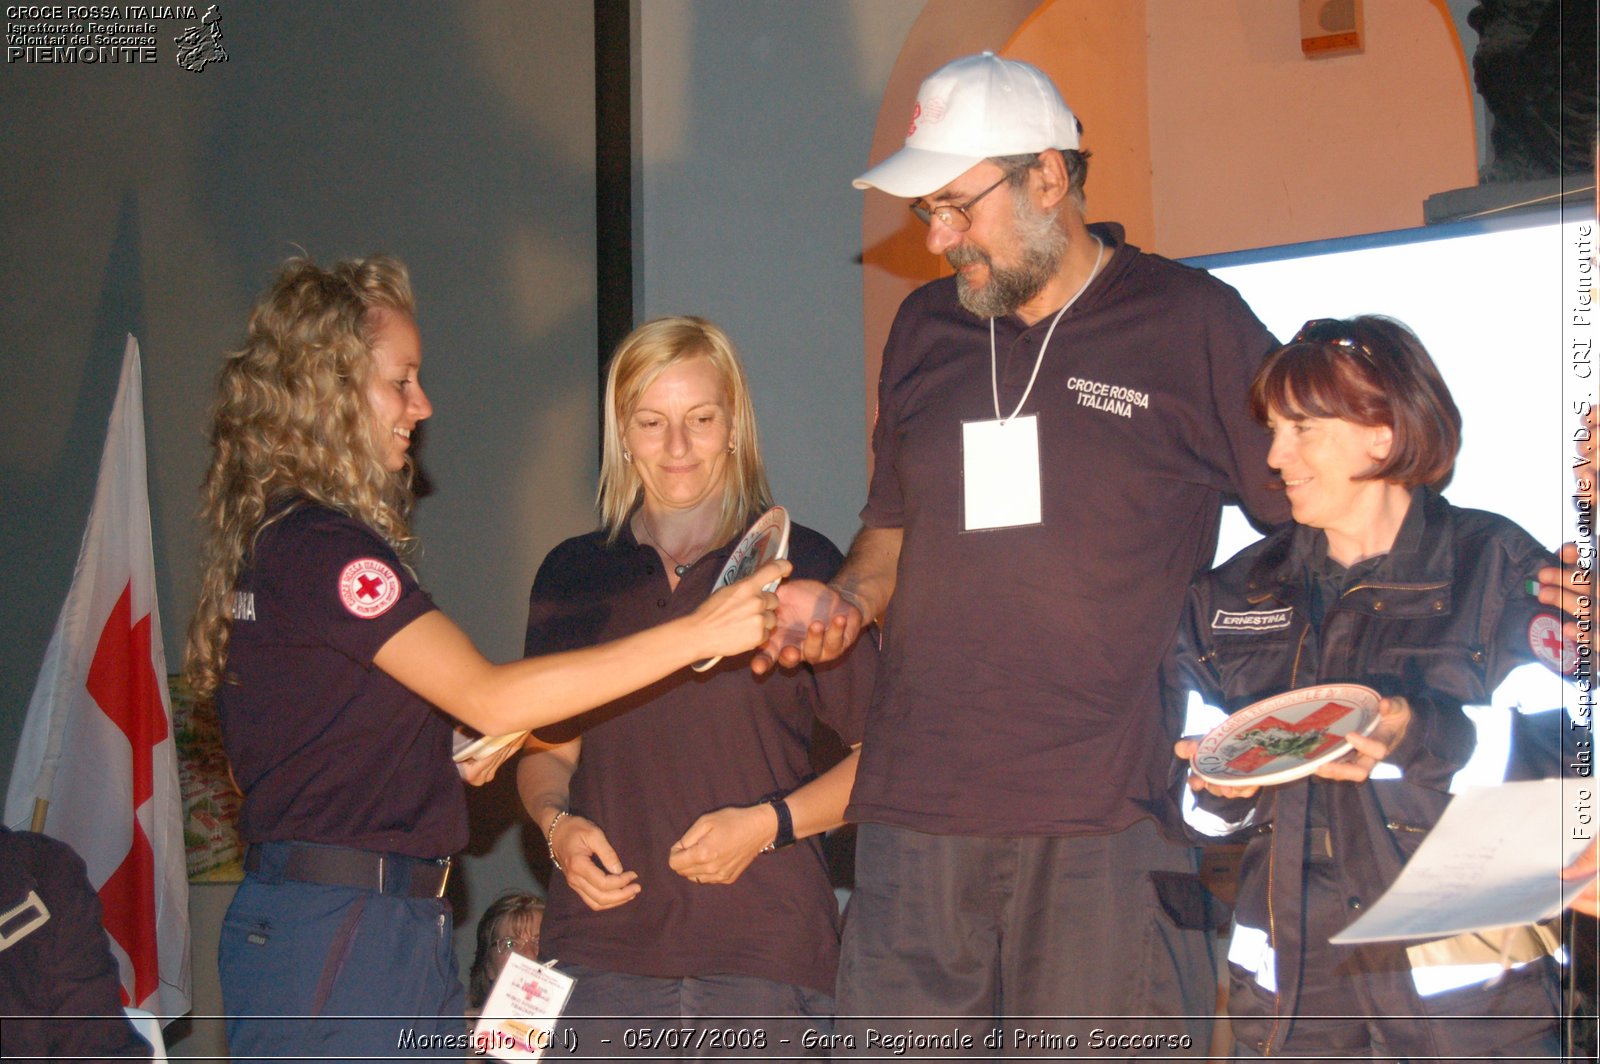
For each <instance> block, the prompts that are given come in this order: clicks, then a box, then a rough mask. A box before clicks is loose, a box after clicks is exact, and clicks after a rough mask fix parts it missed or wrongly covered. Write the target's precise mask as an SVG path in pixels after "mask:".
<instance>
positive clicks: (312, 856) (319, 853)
mask: <svg viewBox="0 0 1600 1064" xmlns="http://www.w3.org/2000/svg"><path fill="white" fill-rule="evenodd" d="M452 863H453V861H452V859H451V858H449V857H437V858H428V857H407V856H406V855H404V854H398V853H376V852H374V851H372V850H350V849H346V848H344V847H343V846H305V845H300V844H298V843H293V842H268V843H253V844H251V846H250V849H249V850H247V851H246V852H245V855H244V870H245V871H246V872H253V873H256V874H258V875H261V876H263V877H264V878H266V879H267V880H269V881H271V882H277V881H281V880H285V879H288V880H293V881H295V882H297V883H317V884H320V885H322V886H327V887H354V888H355V889H356V890H370V891H374V892H376V893H378V894H394V895H398V896H399V897H402V898H442V897H444V888H445V884H446V883H448V882H449V881H450V867H451V864H452Z"/></svg>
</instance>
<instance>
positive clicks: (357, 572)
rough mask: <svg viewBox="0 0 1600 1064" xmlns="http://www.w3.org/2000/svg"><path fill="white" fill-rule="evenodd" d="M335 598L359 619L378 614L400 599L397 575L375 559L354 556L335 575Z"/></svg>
mask: <svg viewBox="0 0 1600 1064" xmlns="http://www.w3.org/2000/svg"><path fill="white" fill-rule="evenodd" d="M339 601H340V602H343V603H344V608H345V609H347V610H349V611H350V612H351V613H353V614H355V615H356V616H357V617H360V618H361V619H362V620H371V619H372V618H374V617H382V616H383V615H384V614H385V613H388V612H389V607H391V606H393V605H394V604H395V603H396V602H399V601H400V578H399V577H397V576H395V575H394V570H393V569H391V568H389V567H388V566H387V565H385V564H383V563H382V562H380V561H379V560H378V559H376V558H357V559H356V560H355V561H353V562H351V563H350V564H349V565H347V566H345V567H344V571H343V572H342V573H340V574H339Z"/></svg>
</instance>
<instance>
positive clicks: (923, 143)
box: [851, 52, 1078, 199]
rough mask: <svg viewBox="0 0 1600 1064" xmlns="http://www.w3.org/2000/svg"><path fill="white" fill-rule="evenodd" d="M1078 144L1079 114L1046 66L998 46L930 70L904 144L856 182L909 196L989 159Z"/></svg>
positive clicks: (927, 190)
mask: <svg viewBox="0 0 1600 1064" xmlns="http://www.w3.org/2000/svg"><path fill="white" fill-rule="evenodd" d="M1077 146H1078V120H1077V118H1076V117H1074V116H1073V114H1072V112H1071V111H1070V110H1069V109H1068V108H1067V105H1066V102H1065V101H1064V100H1062V99H1061V94H1060V93H1059V92H1057V91H1056V87H1055V85H1053V84H1052V83H1051V81H1050V79H1049V78H1047V77H1045V74H1044V71H1042V70H1040V69H1039V68H1038V67H1036V66H1033V65H1032V64H1030V63H1023V62H1019V61H1017V60H1014V59H1001V58H1000V57H999V56H997V55H995V54H994V53H993V52H984V53H983V54H981V55H969V56H966V57H965V58H962V59H957V60H955V61H954V62H951V63H947V64H945V65H944V66H942V67H940V68H939V69H938V70H935V71H934V72H933V73H932V74H930V75H928V78H927V80H926V81H924V82H923V83H922V87H921V88H919V89H918V90H917V103H916V106H915V107H914V108H912V111H911V128H910V129H908V130H907V131H906V146H905V147H904V148H901V149H900V150H899V151H897V152H895V153H894V154H893V155H891V156H889V157H888V158H887V159H885V160H883V162H881V163H879V164H878V165H877V166H874V167H873V168H872V169H871V170H868V171H867V172H866V173H864V174H862V175H861V176H860V177H858V178H856V179H855V180H854V181H853V182H851V184H853V185H855V187H856V188H880V189H882V190H883V191H885V192H887V193H889V194H890V195H891V196H903V197H905V198H907V199H910V198H913V197H916V196H926V195H928V194H929V193H932V192H937V191H938V190H939V189H941V188H943V187H944V186H945V185H947V184H949V183H950V182H951V181H954V180H955V179H956V178H958V177H960V176H961V175H962V174H964V173H966V172H967V171H968V170H970V169H972V168H973V167H974V166H976V165H978V164H979V163H980V162H982V161H983V160H985V159H989V158H993V157H996V156H1001V155H1029V154H1032V153H1034V152H1041V151H1044V150H1045V149H1047V148H1060V149H1062V150H1070V149H1074V148H1076V147H1077Z"/></svg>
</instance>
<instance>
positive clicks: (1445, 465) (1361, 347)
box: [1250, 315, 1461, 488]
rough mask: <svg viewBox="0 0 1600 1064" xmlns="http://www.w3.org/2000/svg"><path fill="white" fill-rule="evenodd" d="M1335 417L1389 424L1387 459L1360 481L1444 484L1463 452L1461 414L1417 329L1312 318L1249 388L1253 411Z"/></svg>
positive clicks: (1377, 320)
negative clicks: (1457, 457) (1415, 331)
mask: <svg viewBox="0 0 1600 1064" xmlns="http://www.w3.org/2000/svg"><path fill="white" fill-rule="evenodd" d="M1274 411H1276V412H1278V413H1279V414H1280V415H1281V416H1285V417H1291V418H1294V417H1325V418H1338V419H1340V420H1343V421H1349V422H1353V423H1354V424H1357V425H1367V426H1378V425H1382V426H1386V427H1387V428H1389V429H1390V430H1391V431H1392V432H1393V434H1394V439H1393V442H1392V443H1391V444H1390V447H1389V456H1388V457H1387V458H1385V459H1384V460H1383V461H1381V462H1379V463H1378V464H1377V465H1376V466H1375V467H1373V469H1372V470H1371V471H1370V472H1368V473H1366V474H1365V475H1363V476H1362V477H1361V478H1359V479H1362V480H1385V481H1390V482H1392V483H1395V484H1399V485H1401V486H1403V487H1407V488H1414V487H1416V486H1418V485H1419V484H1426V485H1427V486H1429V487H1432V488H1442V487H1444V485H1445V484H1447V483H1448V482H1449V480H1450V476H1451V474H1452V473H1454V472H1455V465H1456V452H1458V451H1459V450H1460V449H1461V412H1460V411H1459V410H1457V409H1456V403H1455V400H1454V399H1452V398H1451V397H1450V389H1449V388H1448V387H1446V386H1445V383H1444V378H1443V377H1442V376H1440V375H1439V367H1438V366H1436V365H1434V363H1433V359H1432V358H1430V357H1429V356H1428V352H1427V349H1425V348H1424V347H1423V346H1422V341H1421V340H1418V339H1417V337H1416V334H1415V333H1413V332H1412V331H1411V330H1410V329H1408V328H1406V327H1405V326H1404V325H1402V324H1401V323H1400V322H1398V321H1394V320H1393V319H1391V318H1381V317H1377V316H1375V315H1363V316H1362V317H1359V318H1350V319H1348V320H1340V319H1336V318H1318V319H1316V320H1313V321H1308V322H1306V324H1305V325H1304V326H1303V327H1302V328H1301V329H1300V331H1299V332H1298V333H1296V334H1295V337H1294V339H1293V340H1291V341H1289V343H1287V344H1285V345H1284V346H1282V347H1280V348H1278V350H1276V351H1274V352H1273V353H1272V354H1270V355H1268V356H1267V358H1266V360H1265V361H1264V362H1262V363H1261V368H1260V369H1259V370H1257V371H1256V378H1255V380H1254V381H1253V382H1252V383H1251V385H1250V414H1251V416H1252V417H1254V418H1255V419H1256V420H1257V421H1259V422H1261V423H1262V424H1263V425H1265V424H1266V423H1267V418H1268V415H1269V414H1271V413H1272V412H1274Z"/></svg>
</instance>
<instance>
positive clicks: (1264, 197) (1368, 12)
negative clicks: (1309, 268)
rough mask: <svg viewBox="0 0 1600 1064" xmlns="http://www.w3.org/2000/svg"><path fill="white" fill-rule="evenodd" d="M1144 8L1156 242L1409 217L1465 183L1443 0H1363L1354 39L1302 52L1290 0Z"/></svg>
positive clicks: (1257, 242) (1330, 230)
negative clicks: (1330, 51)
mask: <svg viewBox="0 0 1600 1064" xmlns="http://www.w3.org/2000/svg"><path fill="white" fill-rule="evenodd" d="M1059 3H1060V0H1057V6H1059ZM1148 7H1149V19H1148V22H1149V28H1150V38H1149V69H1150V158H1151V162H1152V166H1151V172H1152V174H1153V177H1154V181H1153V186H1152V191H1153V200H1154V205H1155V223H1156V224H1155V230H1156V234H1157V237H1158V239H1157V241H1156V243H1155V246H1156V247H1157V248H1159V250H1160V251H1161V253H1162V254H1164V255H1169V256H1173V257H1182V256H1187V255H1200V254H1209V253H1212V252H1219V251H1234V250H1238V249H1240V248H1251V247H1268V246H1271V245H1275V244H1288V243H1295V242H1298V241H1302V240H1317V239H1323V238H1327V237H1337V236H1346V235H1350V234H1353V233H1374V232H1383V231H1387V230H1392V229H1405V228H1410V227H1412V226H1419V225H1421V224H1422V223H1423V217H1422V202H1423V200H1425V199H1426V198H1427V197H1428V196H1429V195H1431V194H1433V193H1436V192H1444V191H1446V190H1448V189H1456V188H1464V187H1467V186H1470V185H1475V184H1477V181H1478V178H1477V142H1476V135H1475V132H1474V129H1473V114H1472V101H1473V94H1472V89H1471V86H1470V84H1469V83H1468V80H1467V72H1466V64H1465V63H1464V61H1463V59H1462V56H1461V45H1460V41H1459V40H1458V38H1457V37H1456V33H1455V29H1454V27H1453V26H1452V24H1451V22H1450V18H1449V15H1448V13H1447V12H1446V11H1445V10H1444V9H1443V6H1442V4H1435V3H1427V2H1422V0H1369V2H1368V3H1366V4H1365V5H1363V7H1364V8H1365V19H1364V22H1365V51H1364V52H1363V53H1362V54H1358V55H1350V56H1337V57H1333V58H1328V59H1314V60H1313V59H1306V58H1304V57H1302V56H1301V54H1300V32H1299V10H1298V9H1299V5H1298V4H1295V3H1288V2H1285V0H1149V4H1148Z"/></svg>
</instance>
